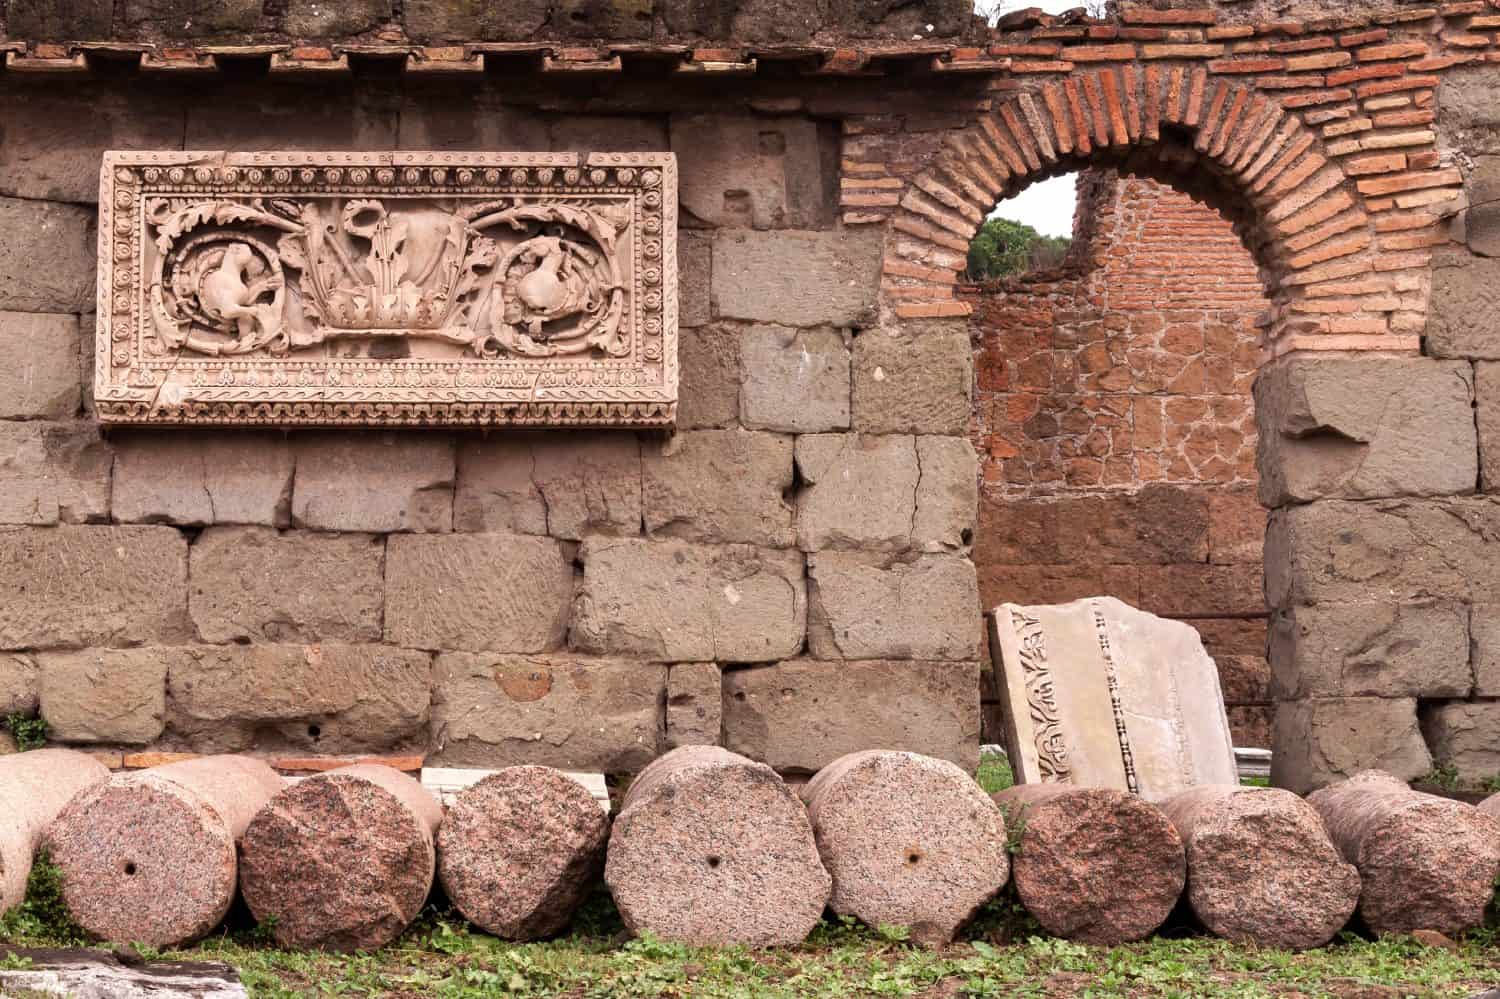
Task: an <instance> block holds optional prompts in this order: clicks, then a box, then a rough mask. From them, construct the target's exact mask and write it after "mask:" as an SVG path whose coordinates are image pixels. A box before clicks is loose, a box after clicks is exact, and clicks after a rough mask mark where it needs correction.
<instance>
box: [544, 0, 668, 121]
mask: <svg viewBox="0 0 1500 999" xmlns="http://www.w3.org/2000/svg"><path fill="white" fill-rule="evenodd" d="M652 6H653V5H652V0H560V2H559V3H558V4H557V6H556V7H555V8H554V10H553V12H552V21H551V24H550V27H551V30H552V31H553V32H556V33H557V34H560V35H563V36H565V37H571V38H607V39H644V38H650V37H651V12H652ZM603 148H607V149H613V148H616V147H613V146H605V147H603Z"/></svg>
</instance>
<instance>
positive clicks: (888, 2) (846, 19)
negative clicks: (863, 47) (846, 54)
mask: <svg viewBox="0 0 1500 999" xmlns="http://www.w3.org/2000/svg"><path fill="white" fill-rule="evenodd" d="M824 16H825V17H826V19H827V20H826V22H825V23H828V24H836V25H839V26H840V27H841V28H842V29H843V30H844V31H846V32H848V33H849V34H850V35H852V36H854V37H856V38H859V37H887V38H945V37H949V36H952V35H956V34H959V33H960V32H962V31H963V30H964V29H965V28H966V27H968V26H969V25H970V24H971V23H972V22H973V18H974V13H973V9H972V8H971V7H969V6H968V5H967V4H965V3H963V2H962V0H957V2H955V0H919V2H917V3H907V2H905V0H829V2H828V12H827V14H825V15H824Z"/></svg>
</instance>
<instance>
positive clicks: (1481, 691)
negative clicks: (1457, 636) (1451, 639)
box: [1469, 602, 1500, 697]
mask: <svg viewBox="0 0 1500 999" xmlns="http://www.w3.org/2000/svg"><path fill="white" fill-rule="evenodd" d="M1469 642H1470V646H1469V658H1470V663H1471V665H1472V666H1473V668H1474V693H1475V694H1477V695H1478V696H1480V697H1497V696H1500V604H1497V603H1488V602H1486V603H1479V602H1476V603H1474V604H1473V605H1472V606H1470V608H1469Z"/></svg>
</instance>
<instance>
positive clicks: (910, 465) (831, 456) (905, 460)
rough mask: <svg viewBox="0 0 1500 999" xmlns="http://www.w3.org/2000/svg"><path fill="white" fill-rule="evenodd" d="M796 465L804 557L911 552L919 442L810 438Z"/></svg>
mask: <svg viewBox="0 0 1500 999" xmlns="http://www.w3.org/2000/svg"><path fill="white" fill-rule="evenodd" d="M796 460H797V471H798V474H799V475H800V476H801V481H802V485H803V487H802V489H800V490H799V491H798V493H797V543H798V545H799V546H800V547H801V548H802V549H803V550H804V551H810V552H813V551H821V550H822V549H825V548H857V549H864V550H867V551H868V550H884V551H900V550H902V549H905V548H908V547H910V545H911V541H912V527H913V523H914V518H915V516H916V501H917V494H918V491H919V488H918V486H919V478H920V474H921V470H920V467H919V465H918V462H917V443H916V438H913V437H907V436H903V435H895V434H892V435H887V436H871V435H868V434H806V435H804V436H801V437H798V438H797V447H796ZM970 478H971V481H972V478H973V477H972V476H971V477H970Z"/></svg>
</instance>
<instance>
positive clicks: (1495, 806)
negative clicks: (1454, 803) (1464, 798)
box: [1475, 794, 1500, 821]
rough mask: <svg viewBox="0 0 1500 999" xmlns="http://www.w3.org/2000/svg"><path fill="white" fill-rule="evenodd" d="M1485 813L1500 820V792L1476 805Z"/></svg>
mask: <svg viewBox="0 0 1500 999" xmlns="http://www.w3.org/2000/svg"><path fill="white" fill-rule="evenodd" d="M1475 807H1476V808H1478V809H1479V811H1480V813H1481V814H1483V815H1488V816H1489V817H1490V818H1492V819H1496V820H1497V821H1500V794H1492V795H1490V796H1489V797H1488V798H1485V799H1484V800H1483V801H1481V802H1480V803H1479V804H1478V805H1476V806H1475Z"/></svg>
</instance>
